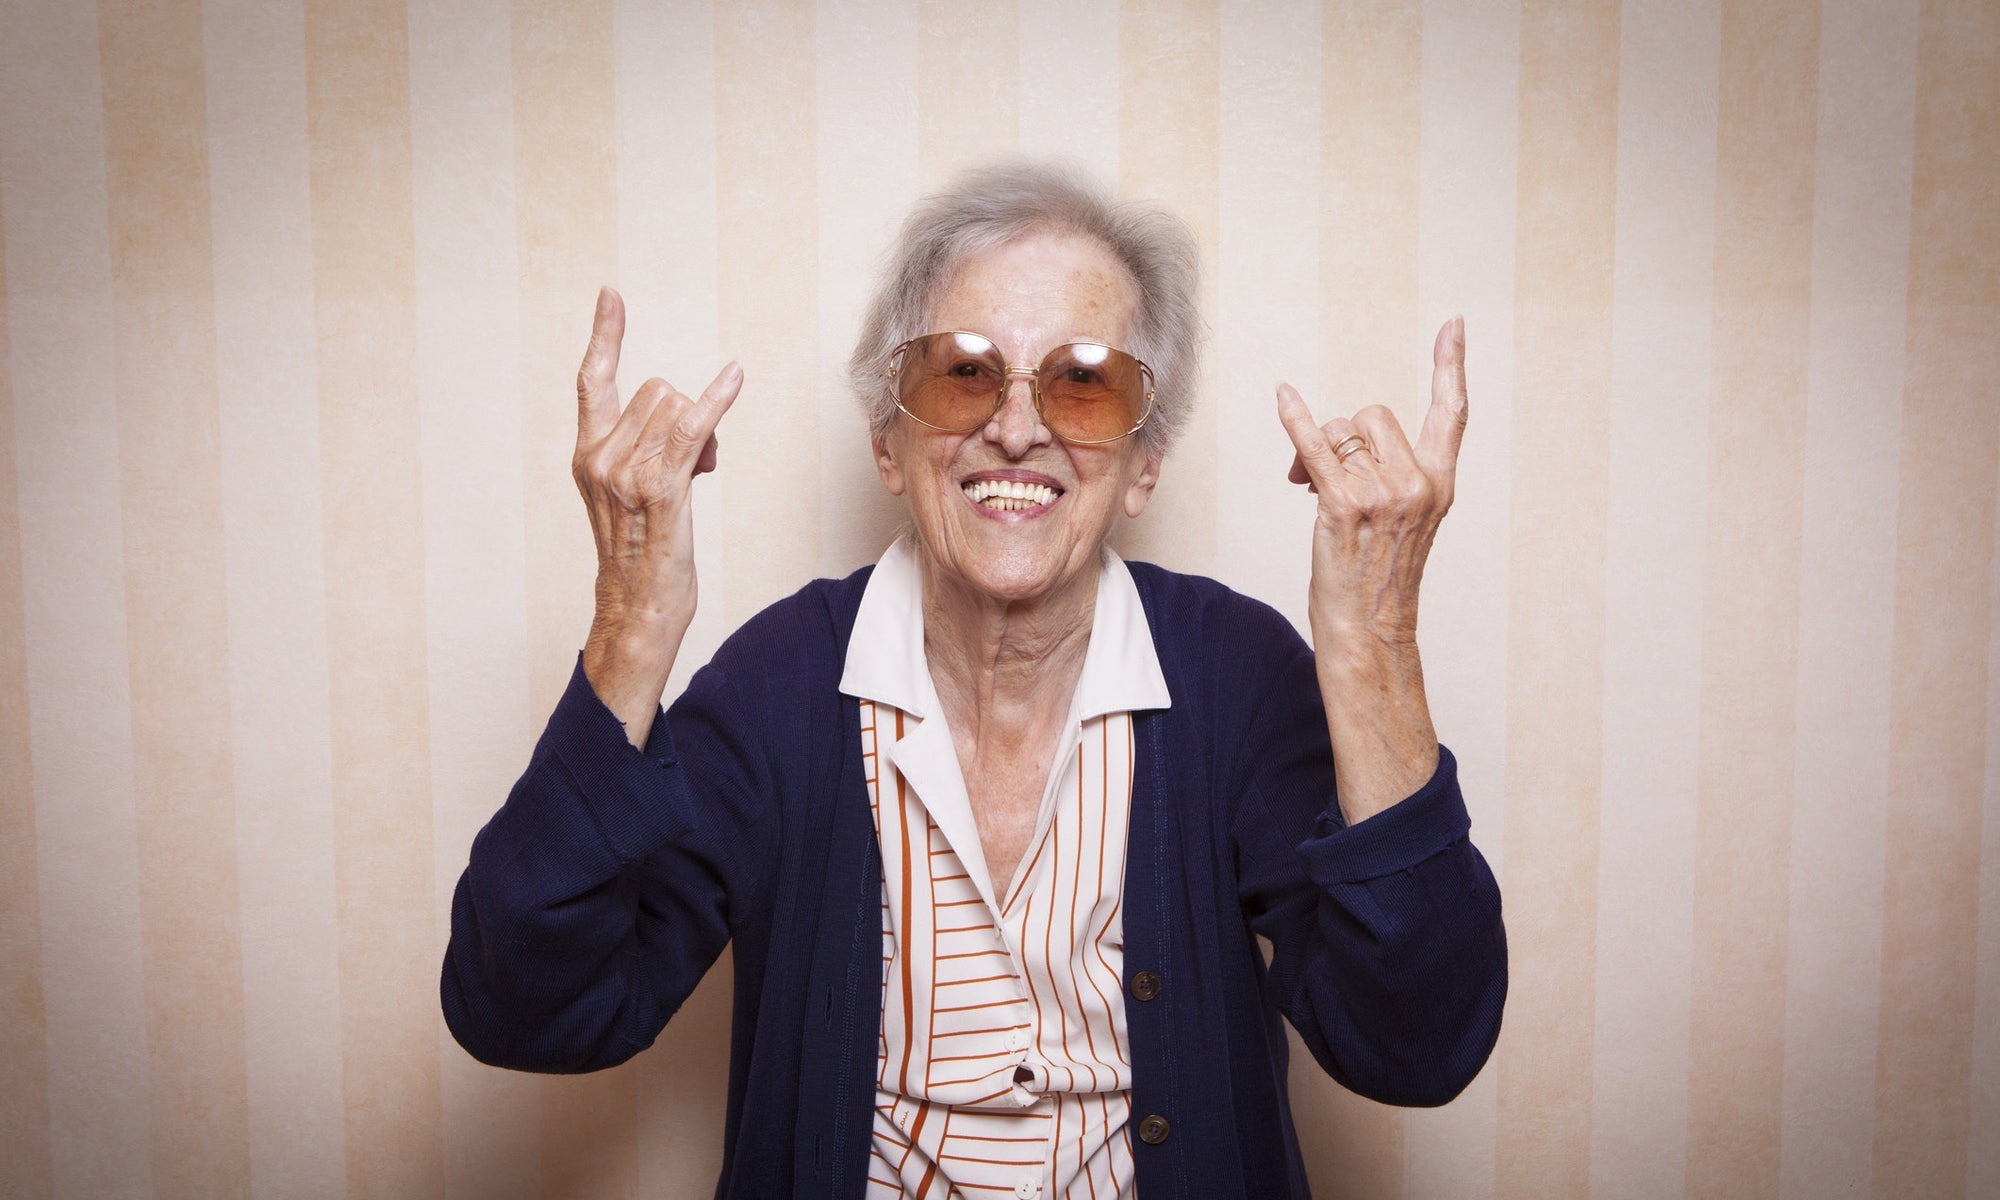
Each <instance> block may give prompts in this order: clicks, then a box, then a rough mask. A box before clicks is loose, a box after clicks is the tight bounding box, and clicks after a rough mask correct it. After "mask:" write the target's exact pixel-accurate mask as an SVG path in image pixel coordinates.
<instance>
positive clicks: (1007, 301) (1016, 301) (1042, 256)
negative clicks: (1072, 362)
mask: <svg viewBox="0 0 2000 1200" xmlns="http://www.w3.org/2000/svg"><path fill="white" fill-rule="evenodd" d="M1137 309H1138V288H1137V287H1136V286H1135V285H1134V284H1133V282H1132V277H1131V273H1130V272H1128V271H1127V270H1126V269H1125V265H1124V264H1123V263H1121V262H1119V261H1118V259H1117V257H1116V256H1114V255H1113V254H1112V253H1111V251H1109V250H1107V249H1106V248H1105V247H1104V246H1103V245H1102V244H1101V243H1099V242H1098V241H1097V240H1096V239H1094V238H1088V237H1083V236H1081V235H1078V234H1036V235H1034V236H1031V237H1027V238H1023V239H1021V240H1019V241H1015V242H1009V243H1007V244H1006V245H1004V246H996V247H994V248H992V249H990V250H983V251H981V252H979V253H977V254H975V255H973V256H971V257H970V258H968V259H966V261H965V263H964V265H962V266H961V267H959V269H958V274H957V275H955V276H953V277H952V281H951V285H950V286H949V287H947V288H946V289H945V290H944V293H943V294H942V295H941V296H940V297H939V298H938V304H937V310H936V312H935V314H934V316H933V318H932V326H933V328H938V329H964V330H969V331H971V332H973V333H983V334H985V335H986V336H987V337H990V338H992V339H993V340H994V341H995V342H996V343H998V344H999V346H1000V348H1001V349H1002V350H1003V351H1005V352H1007V353H1008V354H1010V355H1022V356H1027V355H1029V354H1031V353H1034V352H1039V351H1041V350H1045V349H1047V348H1049V347H1052V346H1055V345H1057V344H1059V343H1061V342H1066V341H1071V340H1074V339H1078V338H1084V339H1089V340H1093V341H1102V342H1108V343H1110V344H1111V345H1113V346H1120V347H1123V346H1125V345H1126V344H1127V343H1128V342H1129V341H1130V335H1131V332H1132V320H1133V317H1134V315H1135V313H1136V312H1137Z"/></svg>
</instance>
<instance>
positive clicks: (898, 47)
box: [709, 0, 1115, 578]
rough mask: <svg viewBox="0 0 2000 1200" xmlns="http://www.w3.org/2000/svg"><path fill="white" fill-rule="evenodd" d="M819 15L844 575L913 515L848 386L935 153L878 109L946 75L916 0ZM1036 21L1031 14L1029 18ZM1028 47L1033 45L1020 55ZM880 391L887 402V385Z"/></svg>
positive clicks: (859, 1)
mask: <svg viewBox="0 0 2000 1200" xmlns="http://www.w3.org/2000/svg"><path fill="white" fill-rule="evenodd" d="M814 20H815V25H814V33H815V35H816V36H815V42H816V43H817V46H818V57H817V58H816V59H815V62H814V73H813V86H814V90H815V92H816V94H817V102H816V106H815V112H816V113H817V120H816V121H815V126H816V128H815V130H814V136H815V139H816V142H817V145H816V148H815V149H816V155H815V157H816V161H817V163H818V174H819V178H818V187H819V195H820V204H819V213H818V221H817V224H818V229H819V272H818V284H819V328H820V331H821V342H820V353H819V372H818V377H817V378H818V384H819V387H818V391H819V421H820V439H819V444H820V451H819V469H820V490H821V491H822V492H823V493H825V494H828V495H842V496H847V497H849V498H850V503H847V504H829V505H823V506H822V507H821V509H820V533H819V541H820V552H819V563H818V573H819V574H821V575H825V576H831V577H833V578H839V577H841V576H844V575H846V574H847V573H848V572H849V571H852V570H853V569H854V568H855V567H857V566H860V565H861V564H862V563H868V562H873V561H875V559H876V558H878V557H879V556H880V555H881V553H882V551H883V549H884V548H885V547H887V546H888V544H889V542H890V540H891V539H892V538H893V537H894V536H895V532H896V530H897V529H898V528H900V527H901V526H902V525H903V524H904V523H905V522H906V521H907V520H908V519H909V508H908V506H907V505H906V504H905V503H904V502H903V501H902V500H900V499H897V498H895V497H893V496H890V495H889V494H888V492H887V491H885V490H884V489H883V487H882V484H881V481H880V479H879V478H878V477H877V475H876V473H875V461H874V458H873V455H872V454H871V452H870V447H869V438H868V422H867V420H866V419H865V418H864V417H863V415H862V408H861V405H860V402H859V401H858V399H857V398H856V397H855V396H854V395H853V393H852V391H851V390H850V389H849V387H848V383H847V358H848V355H849V354H851V353H852V352H853V350H854V343H855V339H856V336H857V335H858V334H859V332H860V330H861V321H862V313H863V310H864V309H865V308H866V307H867V304H868V300H869V297H871V296H872V295H873V294H874V292H875V289H876V288H877V287H878V286H880V284H881V278H882V272H883V270H884V268H885V266H886V258H887V254H888V248H889V245H890V243H891V242H892V241H893V240H894V238H895V236H896V230H897V228H898V227H899V226H900V225H901V223H902V220H903V218H904V216H905V215H906V214H908V212H909V211H910V207H911V205H912V204H913V203H914V202H915V201H916V199H917V197H918V195H919V193H920V191H921V190H922V189H921V187H920V185H919V178H920V174H921V172H922V170H923V163H924V162H925V161H926V160H925V157H924V154H923V152H922V151H920V150H919V145H920V143H921V142H922V140H923V139H924V138H925V137H926V136H927V134H926V133H925V130H927V129H929V128H930V126H931V122H930V121H928V120H926V121H922V122H919V121H901V122H898V121H884V120H882V119H881V117H882V114H883V113H885V112H903V113H916V112H921V111H922V110H923V108H924V107H925V104H926V96H927V95H928V93H926V92H924V91H923V90H922V88H921V86H920V81H921V80H923V79H930V80H931V81H932V82H933V83H937V84H942V85H948V84H949V80H943V79H940V78H939V77H938V73H937V72H935V71H927V72H921V73H920V72H919V70H918V61H919V56H918V48H917V46H918V43H917V29H918V16H917V4H916V0H896V2H895V3H882V2H881V0H820V3H819V4H818V6H817V8H816V10H815V17H814ZM1027 20H1028V18H1027V15H1026V14H1025V13H1024V14H1023V15H1022V22H1023V24H1024V26H1025V24H1026V22H1027ZM985 50H986V53H987V55H988V58H987V59H986V60H985V66H984V67H983V68H982V69H987V70H992V69H994V66H993V64H994V63H995V61H997V60H996V58H995V56H997V55H998V54H1000V53H1001V51H1002V47H998V46H989V47H986V48H985ZM1027 53H1028V51H1027V50H1026V48H1025V47H1024V48H1023V51H1022V54H1023V57H1026V56H1027ZM1112 61H1115V56H1114V58H1113V60H1112ZM1012 90H1015V89H1011V88H1010V93H1011V91H1012ZM1114 112H1115V109H1114ZM974 142H975V146H974V148H982V153H985V154H987V155H997V154H999V153H1001V152H1002V151H1003V150H1005V149H1007V148H1009V147H1006V146H984V144H983V139H982V138H981V137H980V136H978V135H976V134H975V135H974ZM1029 145H1030V146H1032V143H1029ZM709 225H710V226H711V227H712V226H713V225H714V220H713V219H712V218H711V220H710V221H709ZM878 394H880V395H881V396H883V397H885V398H886V395H887V384H886V381H885V382H884V384H883V385H882V390H881V391H880V392H879V393H878Z"/></svg>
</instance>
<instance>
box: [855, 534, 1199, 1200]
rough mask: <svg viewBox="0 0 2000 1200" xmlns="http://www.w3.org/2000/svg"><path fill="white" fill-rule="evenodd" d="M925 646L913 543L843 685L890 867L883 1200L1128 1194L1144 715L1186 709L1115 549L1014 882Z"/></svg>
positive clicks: (891, 569) (882, 1052)
mask: <svg viewBox="0 0 2000 1200" xmlns="http://www.w3.org/2000/svg"><path fill="white" fill-rule="evenodd" d="M922 647H923V635H922V586H921V577H920V575H919V572H918V569H917V564H916V559H915V553H914V550H913V548H912V547H911V546H909V544H908V543H907V541H899V542H898V543H897V544H896V545H895V546H892V547H891V548H890V551H889V553H888V554H886V555H885V556H884V557H883V560H882V562H881V563H880V564H878V566H877V568H876V572H875V575H874V576H873V577H872V578H871V579H870V582H869V585H868V591H867V593H866V595H864V597H863V600H862V605H861V611H860V613H859V614H858V616H857V619H856V623H855V630H854V636H853V638H852V640H851V641H850V643H849V649H848V658H847V663H846V673H845V675H844V676H843V679H842V683H841V690H842V691H843V692H845V693H848V694H851V695H855V696H857V697H859V698H860V699H861V705H860V711H861V736H862V752H863V756H864V766H865V770H866V773H867V777H868V786H869V794H870V800H871V804H872V806H873V809H874V814H875V820H876V829H877V832H878V834H879V837H880V842H881V846H882V861H883V888H882V897H883V904H882V940H883V993H882V1022H881V1033H880V1038H879V1045H878V1055H879V1057H878V1074H877V1086H876V1118H875V1134H874V1142H873V1153H872V1156H871V1161H870V1169H869V1189H868V1195H869V1196H870V1197H871V1198H876V1197H903V1196H939V1197H943V1196H963V1197H966V1198H968V1200H978V1198H980V1197H1002V1196H1008V1195H1012V1196H1017V1197H1039V1196H1043V1195H1048V1196H1058V1197H1069V1196H1075V1197H1090V1198H1093V1200H1098V1198H1101V1200H1109V1198H1111V1197H1116V1196H1129V1195H1131V1194H1132V1186H1133V1171H1132V1152H1131V1143H1130V1141H1129V1138H1128V1137H1127V1134H1126V1129H1125V1125H1126V1119H1127V1115H1128V1113H1129V1107H1130V1105H1129V1094H1130V1088H1131V1062H1130V1056H1129V1054H1128V1053H1127V1043H1126V1032H1125V1020H1124V1005H1123V994H1122V987H1123V971H1122V960H1123V933H1122V923H1121V920H1120V898H1121V896H1122V893H1123V890H1124V865H1125V842H1126V836H1125V835H1126V824H1127V815H1128V811H1129V804H1130V799H1131V781H1132V736H1131V719H1130V713H1131V712H1133V711H1136V710H1139V709H1147V708H1164V707H1166V706H1167V695H1166V686H1165V681H1164V679H1163V678H1162V677H1161V675H1160V672H1159V664H1158V660H1157V658H1156V657H1155V656H1154V653H1153V646H1152V639H1151V636H1150V633H1149V632H1148V630H1147V627H1146V624H1145V616H1144V611H1143V609H1142V608H1141V607H1140V605H1139V600H1138V594H1137V591H1136V590H1135V589H1134V588H1133V586H1132V583H1131V577H1130V575H1129V573H1127V572H1126V570H1125V567H1124V564H1123V563H1122V562H1120V561H1118V560H1117V558H1116V557H1115V556H1112V555H1110V554H1109V553H1108V552H1107V554H1106V558H1105V563H1104V566H1103V568H1102V573H1101V574H1100V577H1099V586H1098V597H1097V614H1096V618H1095V624H1094V625H1093V627H1092V636H1091V645H1090V648H1089V649H1088V650H1087V651H1086V653H1085V661H1084V669H1083V673H1082V675H1081V677H1080V678H1079V681H1078V685H1077V690H1076V695H1075V697H1074V699H1073V701H1072V704H1071V713H1070V715H1071V720H1070V722H1069V723H1068V725H1067V729H1068V731H1069V732H1068V735H1067V736H1066V737H1065V739H1064V741H1063V743H1062V744H1060V745H1059V746H1058V747H1057V753H1056V755H1055V761H1054V763H1053V764H1052V767H1051V770H1050V775H1049V779H1048V781H1047V785H1046V788H1045V791H1044V796H1043V801H1042V807H1041V811H1040V813H1039V814H1038V816H1037V822H1036V828H1035V832H1034V834H1033V835H1032V837H1031V840H1030V843H1029V847H1028V851H1027V853H1026V854H1025V855H1024V856H1023V859H1022V862H1021V865H1020V867H1019V868H1018V869H1017V871H1016V873H1015V877H1014V878H1013V879H1012V880H1008V881H1000V882H1002V883H1004V890H1003V889H1002V888H1000V887H996V881H994V880H992V879H991V878H989V873H988V871H987V869H986V863H985V858H984V855H983V854H982V852H981V848H980V844H979V840H978V833H977V828H976V826H975V824H974V822H973V819H972V812H971V806H970V804H969V802H968V800H967V796H966V788H965V783H964V779H963V777H962V775H961V773H960V771H959V766H958V758H957V750H956V746H955V745H954V743H953V741H952V737H951V733H950V730H949V729H948V728H947V727H946V725H945V721H944V717H943V711H942V709H941V707H940V706H939V705H938V703H937V698H936V693H935V691H934V689H933V688H932V686H931V681H930V676H929V671H928V667H927V666H926V665H925V662H924V658H923V654H922Z"/></svg>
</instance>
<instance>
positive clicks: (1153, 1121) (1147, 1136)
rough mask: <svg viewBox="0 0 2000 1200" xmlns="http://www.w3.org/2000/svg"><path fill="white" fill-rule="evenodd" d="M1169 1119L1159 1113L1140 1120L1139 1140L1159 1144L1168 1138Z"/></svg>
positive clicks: (1152, 1144)
mask: <svg viewBox="0 0 2000 1200" xmlns="http://www.w3.org/2000/svg"><path fill="white" fill-rule="evenodd" d="M1167 1130H1168V1125H1167V1119H1166V1118H1165V1117H1163V1116H1161V1115H1159V1114H1158V1113H1154V1114H1153V1115H1152V1116H1150V1117H1147V1118H1146V1119H1145V1120H1143V1121H1141V1122H1139V1140H1140V1141H1142V1142H1144V1143H1146V1144H1147V1145H1148V1146H1157V1145H1159V1144H1160V1143H1161V1142H1164V1141H1166V1140H1167Z"/></svg>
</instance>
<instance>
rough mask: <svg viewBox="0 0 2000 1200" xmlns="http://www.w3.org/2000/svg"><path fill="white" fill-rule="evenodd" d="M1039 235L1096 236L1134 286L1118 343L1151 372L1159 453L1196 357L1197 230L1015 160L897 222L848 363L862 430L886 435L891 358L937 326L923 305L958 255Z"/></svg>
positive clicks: (1181, 418)
mask: <svg viewBox="0 0 2000 1200" xmlns="http://www.w3.org/2000/svg"><path fill="white" fill-rule="evenodd" d="M1041 233H1072V234H1079V235H1081V236H1083V237H1087V238H1090V239H1092V240H1094V241H1096V242H1097V243H1099V244H1100V245H1102V246H1103V247H1104V248H1105V249H1106V250H1108V251H1110V253H1111V256H1112V257H1113V258H1116V259H1117V260H1118V261H1119V262H1120V263H1122V264H1123V265H1124V267H1125V270H1126V272H1127V273H1128V274H1129V275H1130V276H1131V278H1132V282H1133V283H1134V284H1135V285H1136V286H1137V288H1138V293H1139V307H1138V312H1137V313H1136V315H1135V316H1134V319H1133V331H1132V344H1131V345H1130V346H1125V347H1122V349H1124V350H1126V351H1128V352H1130V353H1131V354H1133V355H1135V356H1137V357H1138V358H1139V359H1141V360H1142V361H1144V362H1145V363H1146V365H1147V366H1149V367H1151V368H1152V369H1153V412H1152V415H1151V416H1150V417H1148V418H1147V419H1146V424H1145V425H1144V427H1142V428H1141V429H1140V430H1139V435H1138V436H1139V439H1140V444H1141V445H1143V446H1144V447H1145V448H1146V450H1147V451H1148V452H1149V453H1152V454H1160V455H1164V454H1165V453H1166V452H1167V449H1168V448H1169V447H1170V446H1171V445H1172V444H1173V442H1174V439H1175V438H1176V437H1177V436H1178V435H1179V434H1180V431H1181V427H1182V426H1183V425H1185V424H1186V423H1187V414H1188V410H1189V408H1191V407H1192V406H1193V393H1194V387H1195V377H1196V374H1197V372H1198V370H1199V365H1200V358H1201V333H1202V330H1201V311H1200V307H1199V300H1198V297H1197V295H1196V288H1197V285H1198V281H1199V279H1200V271H1201V267H1200V255H1199V253H1198V252H1197V251H1196V249H1195V242H1194V237H1193V235H1192V234H1190V233H1189V232H1188V229H1187V226H1186V225H1185V224H1183V223H1182V222H1181V221H1180V220H1179V219H1178V218H1176V217H1173V216H1171V215H1169V214H1167V213H1166V212H1163V211H1161V210H1159V209H1156V208H1151V207H1148V206H1145V205H1140V204H1133V203H1119V202H1117V201H1114V200H1112V199H1110V198H1109V197H1108V196H1107V195H1106V194H1105V193H1104V191H1103V190H1102V188H1101V187H1100V186H1099V185H1098V184H1097V183H1096V182H1095V181H1094V180H1092V179H1091V178H1090V177H1088V176H1086V175H1084V174H1082V173H1081V172H1080V171H1077V170H1074V169H1072V168H1069V167H1066V166H1060V165H1056V164H1052V163H1044V162H1031V161H1024V160H1015V161H1009V162H1002V163H996V164H994V165H991V166H986V167H980V168H976V169H974V170H970V171H966V172H964V173H962V174H960V175H959V176H958V177H957V178H956V179H954V180H952V182H951V186H950V187H948V188H946V189H945V190H944V191H942V192H939V193H938V194H936V195H934V196H929V197H926V198H925V199H924V200H923V201H921V202H920V203H919V204H918V205H917V207H916V211H914V212H912V213H911V214H910V217H909V219H908V220H907V221H905V222H903V229H902V232H901V234H899V235H898V237H897V239H896V244H895V245H894V246H893V247H891V250H890V256H889V265H888V270H887V271H886V272H885V273H884V275H883V278H882V282H881V285H880V287H879V288H878V290H877V291H876V293H875V297H874V299H873V300H872V301H870V302H869V305H868V315H867V319H866V320H865V321H864V322H863V324H862V326H861V340H860V342H859V344H858V345H856V346H855V348H854V356H853V357H852V358H850V359H849V360H848V364H847V378H848V385H849V386H850V387H851V388H853V390H854V394H855V396H856V397H857V398H858V399H859V400H860V401H861V405H862V408H863V409H864V410H865V411H866V412H867V414H868V429H869V432H870V433H873V434H878V435H879V434H881V433H883V432H884V431H886V430H887V429H888V428H889V425H890V423H891V422H892V421H894V420H895V417H896V403H895V401H894V399H892V398H891V397H890V395H889V387H888V380H887V375H888V371H889V359H890V356H891V355H892V354H893V353H894V352H895V349H896V347H897V346H900V345H902V344H903V343H904V342H906V341H908V340H910V339H911V338H913V337H916V336H917V335H919V334H923V333H931V332H935V331H934V330H932V329H931V328H930V327H929V326H930V319H931V312H932V311H933V309H935V308H936V306H937V302H938V300H939V299H940V298H941V297H942V295H943V294H944V291H945V289H946V288H948V287H950V286H951V283H952V281H953V280H954V279H956V278H957V276H958V272H959V269H960V268H961V267H963V266H964V265H965V263H966V260H968V259H970V258H971V257H972V256H973V255H976V254H979V253H981V252H983V251H987V250H992V249H995V248H997V247H1000V246H1005V245H1009V244H1011V243H1013V242H1017V241H1020V240H1021V239H1023V238H1027V237H1031V236H1033V235H1035V234H1041Z"/></svg>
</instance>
